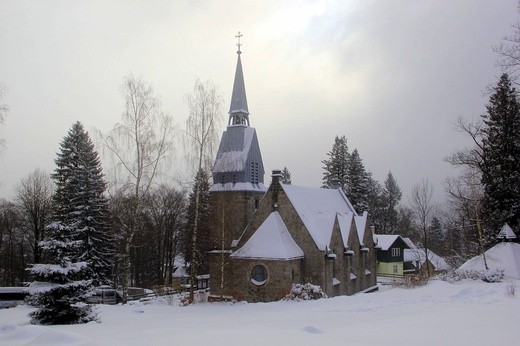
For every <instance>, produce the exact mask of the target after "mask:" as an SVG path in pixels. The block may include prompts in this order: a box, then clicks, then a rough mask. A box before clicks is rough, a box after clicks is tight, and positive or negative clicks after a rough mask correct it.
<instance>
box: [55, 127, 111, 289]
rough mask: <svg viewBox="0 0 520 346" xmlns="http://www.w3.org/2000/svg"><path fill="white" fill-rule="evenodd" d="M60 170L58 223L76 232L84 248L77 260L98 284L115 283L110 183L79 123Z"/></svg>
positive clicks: (59, 163)
mask: <svg viewBox="0 0 520 346" xmlns="http://www.w3.org/2000/svg"><path fill="white" fill-rule="evenodd" d="M60 149H61V150H60V152H59V153H58V157H57V159H56V161H55V162H56V166H57V168H56V170H55V173H54V174H52V178H53V180H54V182H55V183H56V193H55V195H54V202H55V206H56V207H55V208H56V212H55V214H54V221H55V222H59V223H61V224H63V225H65V226H68V227H71V228H73V229H74V232H75V236H74V239H75V240H78V241H80V247H79V248H78V251H77V252H76V254H75V256H74V257H73V260H75V261H86V262H88V263H89V266H90V268H91V269H92V273H93V278H92V279H93V280H94V284H96V285H99V284H109V283H110V282H111V270H112V260H111V258H112V254H113V242H112V239H111V236H110V229H109V227H108V215H109V210H108V201H107V199H106V197H105V196H104V192H105V189H106V183H105V181H104V180H103V173H102V168H101V163H100V160H99V157H98V153H97V152H96V151H95V149H94V144H93V143H92V140H91V139H90V137H89V134H88V132H86V131H85V130H84V128H83V125H82V124H81V123H80V122H77V123H75V124H74V125H73V126H72V128H71V129H70V131H69V133H68V135H67V136H66V137H65V138H64V140H63V142H62V143H61V146H60Z"/></svg>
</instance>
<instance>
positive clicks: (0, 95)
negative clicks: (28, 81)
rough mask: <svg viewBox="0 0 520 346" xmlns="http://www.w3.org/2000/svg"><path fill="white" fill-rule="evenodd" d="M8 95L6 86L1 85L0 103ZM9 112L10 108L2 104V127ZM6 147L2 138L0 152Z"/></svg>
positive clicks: (0, 121) (0, 119)
mask: <svg viewBox="0 0 520 346" xmlns="http://www.w3.org/2000/svg"><path fill="white" fill-rule="evenodd" d="M6 93H7V89H6V88H5V86H3V85H2V84H0V102H1V101H2V100H3V98H4V95H5V94H6ZM7 112H9V106H8V105H7V104H5V103H0V125H2V124H3V123H4V121H5V117H6V116H7ZM4 145H5V140H3V139H1V138H0V152H1V150H2V149H3V147H4Z"/></svg>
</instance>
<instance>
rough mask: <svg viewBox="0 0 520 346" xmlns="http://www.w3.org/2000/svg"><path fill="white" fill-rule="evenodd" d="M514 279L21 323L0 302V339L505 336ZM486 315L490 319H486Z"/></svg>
mask: <svg viewBox="0 0 520 346" xmlns="http://www.w3.org/2000/svg"><path fill="white" fill-rule="evenodd" d="M512 285H516V286H517V287H518V290H519V291H520V281H508V282H503V283H495V284H490V283H484V282H481V281H468V280H466V281H462V282H457V283H454V284H450V283H447V282H443V281H432V282H430V283H429V284H428V285H427V286H425V287H420V288H414V289H404V288H388V287H385V288H383V289H382V291H379V292H376V293H370V294H358V295H355V296H352V297H346V296H343V297H336V298H332V299H322V300H319V301H307V302H293V301H291V302H276V303H267V304H265V303H264V304H262V303H258V304H246V303H237V304H224V303H214V304H198V305H194V306H189V307H178V306H170V305H167V304H166V303H164V302H163V303H159V302H156V303H153V304H150V305H126V306H121V305H119V306H99V309H98V311H99V315H100V317H101V319H102V323H95V322H91V323H88V324H85V325H68V326H52V327H47V326H34V325H28V321H29V319H28V317H27V313H28V312H29V311H31V310H32V309H31V308H29V307H27V306H19V307H17V308H13V309H4V310H0V345H28V344H30V345H166V344H169V345H171V344H177V345H180V344H185V345H187V344H189V345H339V344H348V345H514V344H517V343H518V342H519V340H520V329H519V328H518V325H517V318H518V313H519V311H520V299H519V298H518V296H519V295H520V292H517V297H512V296H511V295H508V294H507V293H506V291H507V290H508V289H509V288H511V287H512ZM490 319H492V321H491V320H490Z"/></svg>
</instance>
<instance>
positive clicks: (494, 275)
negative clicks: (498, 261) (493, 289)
mask: <svg viewBox="0 0 520 346" xmlns="http://www.w3.org/2000/svg"><path fill="white" fill-rule="evenodd" d="M503 278H504V270H503V269H493V270H492V269H489V270H486V271H484V272H483V273H482V280H483V281H485V282H501V281H502V279H503Z"/></svg>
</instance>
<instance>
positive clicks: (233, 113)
mask: <svg viewBox="0 0 520 346" xmlns="http://www.w3.org/2000/svg"><path fill="white" fill-rule="evenodd" d="M235 37H236V38H237V39H238V43H237V47H238V50H237V55H238V60H237V69H236V71H235V81H234V83H233V93H232V95H231V106H230V107H229V124H228V125H247V126H249V110H248V109H247V98H246V87H245V85H244V73H243V72H242V62H241V60H240V54H242V51H240V46H242V44H241V43H240V37H242V34H241V33H240V31H239V32H238V35H236V36H235Z"/></svg>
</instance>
